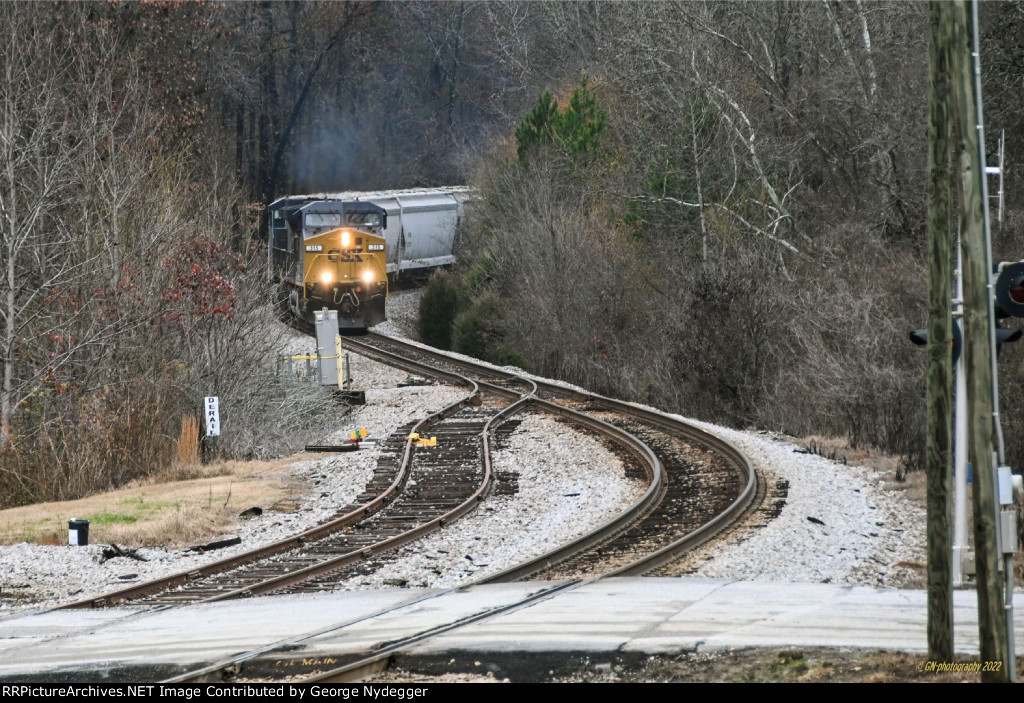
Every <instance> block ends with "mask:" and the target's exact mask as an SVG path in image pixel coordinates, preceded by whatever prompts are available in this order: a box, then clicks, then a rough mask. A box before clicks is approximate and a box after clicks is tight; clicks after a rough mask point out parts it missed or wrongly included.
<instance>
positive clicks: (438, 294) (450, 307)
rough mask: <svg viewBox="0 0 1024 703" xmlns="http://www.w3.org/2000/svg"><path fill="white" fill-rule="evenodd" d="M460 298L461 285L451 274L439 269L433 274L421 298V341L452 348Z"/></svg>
mask: <svg viewBox="0 0 1024 703" xmlns="http://www.w3.org/2000/svg"><path fill="white" fill-rule="evenodd" d="M459 298H460V295H459V286H458V284H457V283H456V282H455V280H454V278H453V277H452V275H451V274H449V273H448V272H447V271H438V272H436V273H435V274H434V275H433V276H431V278H430V281H429V282H428V283H427V287H426V288H425V289H424V291H423V296H422V297H421V298H420V319H419V328H420V341H422V342H423V343H424V344H429V345H430V346H432V347H437V348H438V349H451V348H452V324H453V323H454V322H455V317H456V315H458V313H459Z"/></svg>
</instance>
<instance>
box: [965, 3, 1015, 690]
mask: <svg viewBox="0 0 1024 703" xmlns="http://www.w3.org/2000/svg"><path fill="white" fill-rule="evenodd" d="M952 14H953V22H952V25H953V33H952V36H953V41H954V45H953V95H954V99H955V109H954V115H955V120H954V122H955V126H956V136H957V143H958V148H957V153H958V156H959V159H958V160H959V176H960V230H961V233H962V236H963V242H964V262H963V275H964V328H965V329H964V354H965V361H966V364H965V369H966V371H967V405H968V410H967V416H968V427H969V433H970V438H971V439H970V457H971V462H972V465H973V467H974V476H973V493H974V554H975V571H976V582H977V590H978V641H979V644H980V648H981V660H982V661H983V662H1002V665H1001V666H1000V667H999V670H998V671H983V672H982V674H981V677H982V681H992V682H1006V681H1009V680H1010V667H1011V666H1014V665H1015V663H1014V662H1010V661H1008V659H1009V651H1008V650H1009V648H1008V646H1007V640H1006V634H1007V630H1006V618H1005V612H1004V610H1003V582H1002V579H1001V578H1000V574H999V555H998V553H997V544H996V542H997V538H996V503H995V470H994V467H993V453H994V451H993V449H994V443H993V439H994V425H993V419H994V418H993V406H992V402H993V393H992V355H993V354H995V349H994V348H993V343H992V341H991V340H992V332H991V328H990V324H992V322H993V321H991V320H990V319H989V309H990V301H991V296H992V293H991V291H990V290H989V281H990V279H991V275H992V272H991V270H989V267H990V264H989V261H988V257H989V255H988V251H987V247H986V242H985V233H984V223H983V220H982V218H983V216H984V215H983V211H982V189H981V179H982V178H984V177H985V174H984V168H985V165H984V164H983V163H981V157H980V154H979V152H978V115H977V111H976V109H975V89H974V77H973V65H972V62H971V50H970V48H969V47H970V43H969V39H968V37H969V30H970V27H971V19H970V16H969V14H968V11H967V5H966V3H965V2H964V0H956V1H955V2H954V3H953V11H952Z"/></svg>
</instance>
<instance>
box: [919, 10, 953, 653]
mask: <svg viewBox="0 0 1024 703" xmlns="http://www.w3.org/2000/svg"><path fill="white" fill-rule="evenodd" d="M952 14H953V7H952V6H951V5H950V4H949V3H948V2H942V1H940V0H932V1H931V2H930V3H929V18H928V19H929V21H928V25H929V30H930V32H929V41H928V347H927V358H928V361H927V370H926V375H927V378H928V391H927V396H928V438H927V447H926V467H925V468H926V473H927V493H928V658H929V659H931V660H932V661H952V660H953V589H952V585H951V583H950V581H951V577H952V565H951V556H952V528H951V522H952V510H951V508H952V502H951V501H950V487H951V484H952V478H953V477H952V459H953V457H952V445H953V443H952V403H951V398H950V391H951V387H952V385H953V363H952V356H951V354H950V346H951V344H952V340H953V329H952V327H953V318H952V304H951V297H952V296H951V286H950V274H951V271H950V268H951V266H950V252H951V250H952V241H951V240H952V223H953V207H952V193H951V183H950V147H951V133H952V127H951V125H952V110H951V102H952V80H951V71H952V61H951V58H952V56H951V54H952V51H951V46H950V44H951V38H952V29H953V22H952V19H953V18H952Z"/></svg>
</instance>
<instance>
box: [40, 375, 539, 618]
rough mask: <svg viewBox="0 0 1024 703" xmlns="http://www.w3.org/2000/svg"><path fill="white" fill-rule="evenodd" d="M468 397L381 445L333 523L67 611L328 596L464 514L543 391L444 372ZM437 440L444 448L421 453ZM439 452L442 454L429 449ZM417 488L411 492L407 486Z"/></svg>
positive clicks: (484, 491) (479, 498)
mask: <svg viewBox="0 0 1024 703" xmlns="http://www.w3.org/2000/svg"><path fill="white" fill-rule="evenodd" d="M434 375H437V376H441V377H444V378H445V379H446V380H448V381H455V382H458V383H460V384H462V385H465V386H467V387H469V388H470V389H471V390H470V393H469V394H468V395H466V396H465V397H464V398H462V399H461V400H459V401H458V402H456V403H453V404H452V405H449V406H448V407H446V408H444V409H443V410H441V411H439V412H437V413H434V414H433V415H430V416H429V417H427V418H425V419H423V420H421V421H419V422H418V423H415V424H412V425H409V426H406V427H404V428H399V430H398V431H397V432H395V433H394V434H393V435H392V436H391V437H390V438H389V439H388V440H387V441H386V442H385V445H384V446H383V447H382V451H381V456H380V461H379V462H378V466H377V469H376V471H375V473H374V477H373V479H372V480H371V482H370V483H369V484H368V485H367V487H366V488H365V489H364V492H363V494H362V495H360V496H359V497H358V498H357V499H356V501H355V503H354V504H353V505H350V506H347V507H346V508H344V509H343V510H342V511H341V514H340V515H339V516H338V517H336V518H335V519H333V520H330V521H328V522H326V523H324V524H321V525H318V526H317V527H315V528H312V529H310V530H306V531H305V532H303V533H301V534H299V535H296V536H294V537H290V538H288V539H285V540H281V541H278V542H275V543H273V544H270V545H267V546H265V547H261V548H258V549H255V550H252V551H249V552H246V553H243V554H240V555H237V556H234V557H230V558H227V559H222V560H220V561H217V562H214V563H212V564H208V565H206V566H203V567H199V568H196V569H191V570H189V571H184V572H180V573H177V574H173V575H171V576H167V577H163V578H160V579H154V580H152V581H148V582H145V583H141V584H137V585H134V586H131V587H128V588H124V589H120V590H118V591H114V592H111V593H106V594H103V595H101V596H97V597H94V598H89V599H86V600H83V601H79V602H76V603H70V604H67V605H64V606H59V607H58V609H60V608H95V607H105V606H111V605H117V604H121V603H125V602H128V601H135V602H139V603H141V604H144V605H179V604H184V603H194V602H214V601H220V600H226V599H229V598H237V597H245V596H252V595H259V594H265V593H276V592H282V591H286V590H295V589H301V588H302V586H301V585H300V584H302V583H303V582H307V583H311V584H313V585H312V586H311V587H314V588H317V590H321V589H323V588H324V587H326V586H325V585H324V584H325V579H326V580H329V579H330V578H334V577H333V576H329V575H330V574H334V573H335V572H337V571H338V570H339V569H342V568H343V567H346V566H349V565H351V564H354V563H357V562H359V561H361V560H364V559H368V558H370V557H372V556H375V555H377V554H380V553H381V552H386V551H389V550H393V549H395V548H397V547H399V546H401V545H403V544H406V543H407V542H410V541H412V540H415V539H417V538H419V537H421V536H423V535H425V534H428V533H429V532H432V531H433V530H436V529H440V528H441V527H443V526H444V525H446V524H448V523H450V522H452V521H453V520H456V519H458V518H459V517H461V516H463V515H465V514H466V513H468V512H469V511H470V510H472V509H473V508H475V507H476V505H477V504H478V503H479V502H480V501H482V500H483V499H484V497H485V496H486V494H487V492H488V491H489V490H490V488H491V483H492V479H493V475H492V471H491V468H490V450H489V442H490V433H491V431H492V429H493V428H494V427H496V426H497V425H498V424H500V423H501V422H503V421H504V420H505V419H507V418H508V417H509V416H511V415H513V414H515V413H516V412H519V411H520V410H521V409H522V408H523V406H524V399H525V398H527V397H529V396H530V395H532V393H533V392H534V391H535V390H536V386H535V384H533V383H532V382H531V381H528V380H525V379H502V380H501V383H500V384H490V383H483V384H478V383H476V382H474V381H471V380H469V379H467V378H465V377H461V376H458V375H457V374H444V373H442V372H438V373H436V374H434ZM411 433H422V434H427V433H430V434H432V435H433V436H436V437H438V438H439V446H438V447H414V444H413V441H412V439H411V438H410V437H409V435H410V434H411ZM432 450H436V451H432ZM410 486H411V488H410Z"/></svg>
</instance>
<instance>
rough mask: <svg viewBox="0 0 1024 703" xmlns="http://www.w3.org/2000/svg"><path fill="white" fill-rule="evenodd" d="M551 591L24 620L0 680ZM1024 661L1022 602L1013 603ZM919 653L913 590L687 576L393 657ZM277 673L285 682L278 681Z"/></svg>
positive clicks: (276, 601) (429, 625) (416, 619)
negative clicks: (783, 650) (811, 650)
mask: <svg viewBox="0 0 1024 703" xmlns="http://www.w3.org/2000/svg"><path fill="white" fill-rule="evenodd" d="M552 585H554V584H552V583H551V582H532V583H531V582H528V583H514V584H495V585H487V586H476V587H471V588H468V589H463V590H460V591H447V592H441V591H430V590H427V589H417V590H414V589H388V590H381V591H352V592H344V593H324V594H315V595H296V596H276V597H264V598H252V599H247V600H243V601H231V602H227V603H215V604H210V605H206V606H188V607H184V608H178V609H162V610H155V611H144V612H140V611H138V610H133V609H128V608H115V609H109V610H102V611H51V612H46V613H29V614H25V615H22V616H19V617H13V618H9V619H6V620H3V621H0V680H5V681H14V680H30V681H52V680H87V679H89V680H91V679H105V680H108V681H109V680H134V681H151V680H155V679H158V678H161V677H164V676H168V675H170V674H171V673H175V672H181V671H188V670H192V669H197V668H200V667H202V666H204V665H207V664H210V663H212V662H215V661H219V660H221V659H224V658H225V657H230V656H233V655H236V654H239V653H243V652H247V651H250V650H255V649H261V648H262V649H266V650H268V651H267V652H266V653H265V654H264V655H263V656H262V659H263V660H264V661H269V660H272V659H273V658H274V657H278V658H279V659H282V658H287V657H302V658H305V659H307V660H309V661H314V660H315V661H328V662H329V661H336V660H339V659H345V660H348V659H352V658H354V657H355V656H357V655H358V654H359V653H363V652H371V651H374V650H375V649H377V648H378V647H379V646H380V645H381V644H382V643H386V642H393V641H395V640H398V639H401V638H403V637H408V636H411V635H414V634H417V633H421V632H424V631H427V630H431V629H433V628H436V627H438V626H441V625H444V624H446V623H449V622H453V621H456V620H459V619H464V618H466V617H469V616H472V615H475V614H477V613H483V612H492V611H495V609H497V608H501V607H504V606H508V605H510V604H514V603H516V602H517V601H518V600H519V599H521V598H524V597H526V596H527V595H530V594H533V593H537V592H538V591H542V590H544V589H547V588H550V587H551V586H552ZM954 603H955V622H956V645H957V650H958V651H960V652H963V653H965V654H971V653H976V652H977V649H978V644H977V642H978V634H977V605H976V600H975V594H974V593H973V592H972V591H959V592H957V593H956V594H955V598H954ZM1015 607H1016V611H1015V614H1016V618H1015V620H1016V623H1017V626H1016V632H1017V647H1018V651H1024V612H1022V611H1024V594H1018V595H1017V596H1016V598H1015ZM789 646H794V647H842V648H851V647H852V648H870V649H876V648H877V649H896V650H906V651H913V652H925V651H926V650H927V643H926V597H925V592H924V591H912V590H879V589H872V588H866V587H844V586H836V585H830V584H788V583H756V582H742V581H728V580H723V579H691V578H616V579H607V580H603V581H598V582H594V583H590V584H586V585H579V586H577V587H569V588H567V589H563V590H561V591H558V592H556V593H554V594H551V595H547V596H546V597H543V598H541V599H540V600H538V601H536V602H533V603H530V604H528V605H525V606H523V607H521V608H518V609H512V610H510V611H507V612H501V613H498V614H496V615H494V616H492V617H489V618H486V619H483V620H481V621H478V622H475V623H473V624H470V625H467V626H465V627H462V628H459V629H457V630H454V631H452V632H448V633H446V634H441V635H438V636H435V637H433V638H431V639H429V640H426V641H424V642H422V643H420V644H419V645H417V646H415V647H412V648H411V649H409V651H408V652H407V653H406V655H405V658H407V659H413V660H415V659H422V660H434V661H438V662H447V661H449V659H448V657H452V658H454V655H455V654H458V656H459V657H461V658H465V657H478V658H482V659H493V658H495V657H499V658H501V657H506V656H522V657H526V658H535V659H536V658H543V659H547V660H557V659H558V658H559V657H560V656H568V655H569V654H570V653H571V654H573V655H584V656H594V657H599V656H608V655H615V654H620V655H636V656H646V655H651V654H672V653H678V652H684V651H697V650H707V649H724V648H736V647H789ZM282 673H285V672H282Z"/></svg>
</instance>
